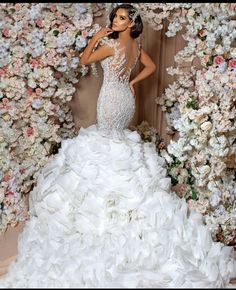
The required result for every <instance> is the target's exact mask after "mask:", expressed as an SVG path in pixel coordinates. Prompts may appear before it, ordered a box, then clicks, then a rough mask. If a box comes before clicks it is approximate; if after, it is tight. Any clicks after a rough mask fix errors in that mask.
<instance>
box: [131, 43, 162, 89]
mask: <svg viewBox="0 0 236 290" xmlns="http://www.w3.org/2000/svg"><path fill="white" fill-rule="evenodd" d="M140 62H141V63H142V64H143V65H144V69H143V70H142V71H141V72H140V73H139V74H138V75H137V76H136V77H135V78H133V79H132V81H130V83H129V84H130V88H131V91H132V93H133V94H135V91H134V84H136V83H137V82H139V81H141V80H143V79H145V78H147V77H148V76H149V75H151V74H152V73H153V72H154V71H155V70H156V65H155V63H154V62H153V61H152V59H151V58H150V56H149V55H148V54H147V53H146V52H145V51H144V50H143V49H142V48H141V51H140Z"/></svg>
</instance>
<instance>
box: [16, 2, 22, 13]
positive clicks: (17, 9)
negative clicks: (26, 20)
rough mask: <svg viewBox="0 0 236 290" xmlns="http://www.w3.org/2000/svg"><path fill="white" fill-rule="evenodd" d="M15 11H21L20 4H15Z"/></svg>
mask: <svg viewBox="0 0 236 290" xmlns="http://www.w3.org/2000/svg"><path fill="white" fill-rule="evenodd" d="M15 9H16V11H20V10H21V4H20V3H16V4H15Z"/></svg>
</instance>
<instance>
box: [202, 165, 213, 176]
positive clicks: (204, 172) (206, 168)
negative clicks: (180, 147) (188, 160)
mask: <svg viewBox="0 0 236 290" xmlns="http://www.w3.org/2000/svg"><path fill="white" fill-rule="evenodd" d="M210 171H211V168H210V166H209V165H203V166H201V167H200V168H199V172H200V173H201V174H202V175H203V176H205V175H207V174H208V173H209V172H210Z"/></svg>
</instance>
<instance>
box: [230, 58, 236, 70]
mask: <svg viewBox="0 0 236 290" xmlns="http://www.w3.org/2000/svg"><path fill="white" fill-rule="evenodd" d="M229 68H236V58H233V59H231V60H230V61H229Z"/></svg>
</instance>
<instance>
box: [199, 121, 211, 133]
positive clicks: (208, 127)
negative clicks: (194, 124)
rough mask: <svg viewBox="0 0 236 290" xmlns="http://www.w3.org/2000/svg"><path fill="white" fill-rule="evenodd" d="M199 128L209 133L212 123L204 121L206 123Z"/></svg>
mask: <svg viewBox="0 0 236 290" xmlns="http://www.w3.org/2000/svg"><path fill="white" fill-rule="evenodd" d="M200 128H201V129H202V130H203V131H209V130H210V129H211V128H212V123H211V122H209V121H206V122H204V123H202V124H201V126H200Z"/></svg>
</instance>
